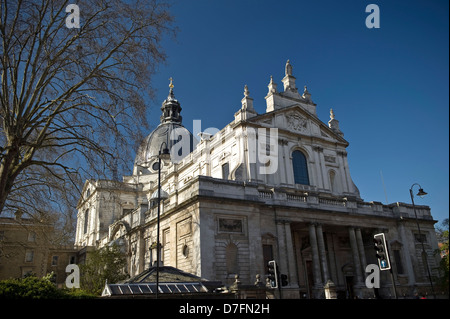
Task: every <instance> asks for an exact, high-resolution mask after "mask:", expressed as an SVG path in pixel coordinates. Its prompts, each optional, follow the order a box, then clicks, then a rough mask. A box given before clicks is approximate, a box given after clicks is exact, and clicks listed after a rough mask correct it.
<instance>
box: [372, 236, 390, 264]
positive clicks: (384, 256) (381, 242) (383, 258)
mask: <svg viewBox="0 0 450 319" xmlns="http://www.w3.org/2000/svg"><path fill="white" fill-rule="evenodd" d="M373 243H374V249H375V251H376V255H375V256H376V257H377V259H378V265H379V266H380V270H389V269H391V263H390V262H389V254H388V249H387V245H386V239H385V237H384V233H380V234H376V235H374V236H373Z"/></svg>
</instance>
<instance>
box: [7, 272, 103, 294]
mask: <svg viewBox="0 0 450 319" xmlns="http://www.w3.org/2000/svg"><path fill="white" fill-rule="evenodd" d="M52 276H53V273H50V274H48V275H46V276H44V277H42V278H38V277H36V276H33V275H31V276H26V277H24V278H16V279H6V280H1V281H0V299H87V298H96V297H97V296H95V295H93V294H91V293H89V292H86V291H83V290H81V289H72V290H68V289H59V288H57V287H56V286H55V285H54V284H53V283H52V282H51V278H52Z"/></svg>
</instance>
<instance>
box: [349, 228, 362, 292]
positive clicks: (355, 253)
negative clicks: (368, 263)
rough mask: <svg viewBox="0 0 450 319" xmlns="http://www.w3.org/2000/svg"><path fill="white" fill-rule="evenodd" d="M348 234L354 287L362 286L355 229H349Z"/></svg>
mask: <svg viewBox="0 0 450 319" xmlns="http://www.w3.org/2000/svg"><path fill="white" fill-rule="evenodd" d="M348 234H349V238H350V247H351V249H352V257H353V266H354V269H355V275H356V285H362V284H363V277H362V273H361V262H360V258H359V252H358V245H357V243H356V235H355V228H353V227H349V229H348Z"/></svg>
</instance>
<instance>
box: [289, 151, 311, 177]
mask: <svg viewBox="0 0 450 319" xmlns="http://www.w3.org/2000/svg"><path fill="white" fill-rule="evenodd" d="M292 167H293V168H294V182H295V184H302V185H309V177H308V164H307V162H306V157H305V155H304V154H303V153H302V152H300V151H294V152H292Z"/></svg>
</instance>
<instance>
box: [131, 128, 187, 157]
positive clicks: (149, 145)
mask: <svg viewBox="0 0 450 319" xmlns="http://www.w3.org/2000/svg"><path fill="white" fill-rule="evenodd" d="M170 137H172V139H171V138H170ZM195 142H196V140H195V139H194V138H193V135H192V133H191V132H189V130H188V129H186V128H185V127H184V126H183V125H182V124H180V123H172V122H168V123H161V124H160V125H158V127H157V128H156V129H155V130H154V131H153V132H152V133H150V135H148V136H147V138H146V139H145V140H144V142H142V144H141V146H140V147H139V149H138V151H137V154H136V159H135V161H134V165H139V166H148V165H149V162H151V161H152V160H153V159H154V158H156V156H157V155H159V151H160V150H161V151H163V149H164V148H165V147H166V146H167V148H168V149H169V151H170V152H171V157H175V158H174V159H178V160H181V159H182V158H183V157H185V156H186V155H188V154H189V153H191V152H192V151H193V150H194V147H195V145H196V143H195ZM177 143H181V144H180V145H178V146H175V147H174V145H175V144H177Z"/></svg>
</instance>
